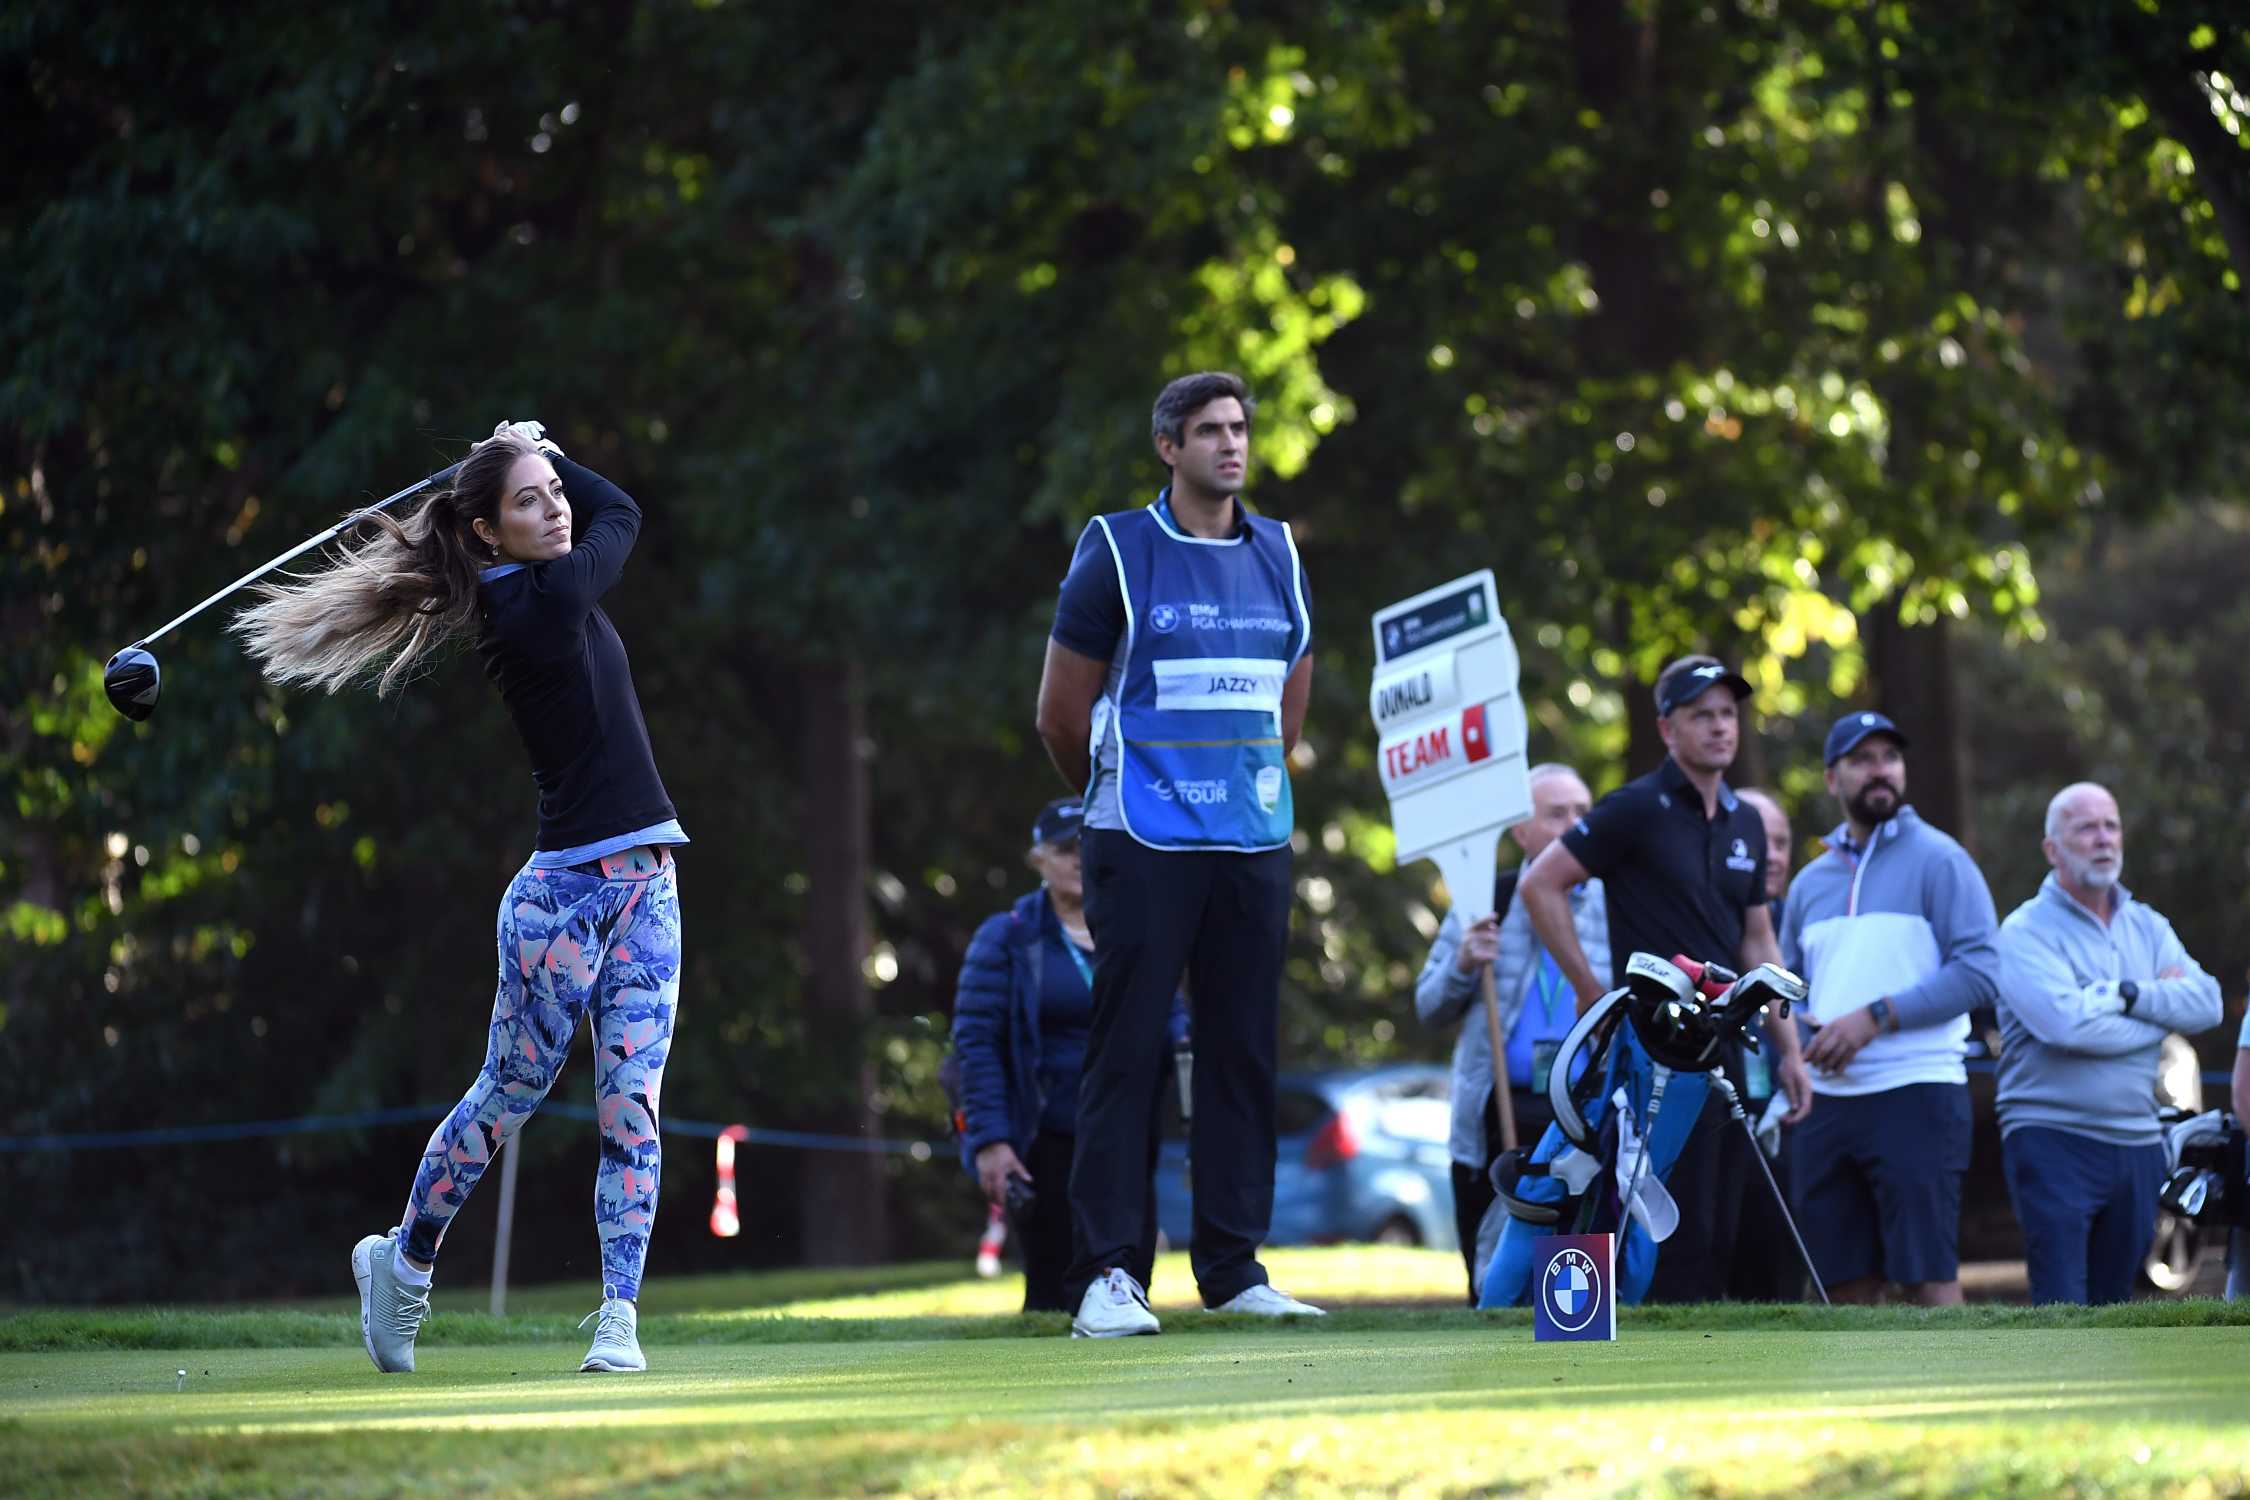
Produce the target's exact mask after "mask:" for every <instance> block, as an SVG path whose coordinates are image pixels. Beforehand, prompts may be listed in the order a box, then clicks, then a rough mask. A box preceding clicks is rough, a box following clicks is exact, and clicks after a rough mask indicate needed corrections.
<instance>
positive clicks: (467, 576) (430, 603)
mask: <svg viewBox="0 0 2250 1500" xmlns="http://www.w3.org/2000/svg"><path fill="white" fill-rule="evenodd" d="M536 451H537V450H536V449H535V448H534V447H533V446H532V445H531V444H530V443H528V442H525V441H524V440H523V439H521V438H518V437H515V436H513V435H504V436H501V437H495V438H491V439H488V440H487V441H485V442H482V443H479V444H478V445H477V446H476V447H475V448H473V449H471V450H470V452H469V456H468V458H466V459H465V460H463V461H462V464H461V467H460V468H459V469H457V470H455V471H454V475H453V484H452V487H451V488H450V489H441V490H437V491H434V492H433V493H432V494H430V496H429V497H428V498H426V499H424V500H423V501H422V502H421V503H419V504H418V505H416V506H415V507H414V508H413V509H412V510H410V511H408V512H407V513H406V514H405V515H404V516H403V517H400V518H397V519H394V518H392V517H391V516H390V515H388V514H385V513H384V512H381V511H377V512H376V513H375V514H373V515H371V516H369V517H368V518H367V524H368V525H369V526H371V527H372V528H373V529H372V530H371V531H369V532H366V533H363V534H362V535H361V536H360V537H359V538H358V539H357V540H354V539H352V538H350V537H346V538H344V539H342V540H340V541H338V542H337V543H336V545H335V546H333V547H331V548H330V549H329V550H328V552H327V553H326V566H324V567H322V568H320V569H318V570H316V571H314V572H311V573H284V574H282V575H280V577H279V578H278V579H277V580H276V581H274V582H271V583H263V584H260V585H258V588H257V593H258V595H259V602H258V603H256V604H253V605H251V606H249V607H248V608H246V609H244V610H242V611H241V612H240V613H238V614H236V616H235V617H234V619H233V620H232V621H230V622H229V623H228V626H227V628H228V629H229V630H231V631H233V632H234V634H235V635H237V636H239V637H240V638H241V640H242V644H243V646H244V648H245V649H246V650H248V651H249V653H250V655H251V656H252V657H253V658H255V659H256V661H257V663H258V665H259V667H260V669H261V670H263V671H264V673H265V674H266V676H267V677H268V678H270V679H272V680H273V681H275V682H279V683H288V684H302V685H305V686H310V687H321V688H326V689H327V690H328V691H329V692H331V693H333V692H335V691H336V690H337V689H338V688H341V687H344V686H347V685H349V684H351V683H355V682H360V681H363V680H369V679H372V680H373V682H374V684H375V690H376V691H377V692H378V693H381V694H389V693H393V692H396V691H397V690H398V688H399V686H400V685H401V684H402V683H404V682H405V681H406V680H407V679H408V678H409V677H411V676H413V674H414V672H415V670H416V668H418V667H419V666H421V665H422V664H423V663H424V662H426V661H427V660H428V659H429V658H430V657H431V655H432V654H433V653H435V652H437V651H439V650H441V649H443V648H444V647H445V646H446V645H447V644H448V643H450V642H452V641H453V640H455V639H456V638H458V637H460V636H463V635H466V634H468V633H470V632H471V631H473V630H474V629H475V628H476V625H477V574H478V570H479V569H481V568H484V567H488V566H490V565H491V563H492V561H493V559H494V555H495V554H494V551H493V549H492V547H491V546H489V545H488V544H486V543H485V542H484V541H483V540H481V539H480V538H479V537H478V536H477V534H476V532H475V531H474V530H473V529H472V526H471V523H472V522H475V521H478V520H483V521H486V522H495V523H496V519H497V517H498V515H499V510H500V486H501V485H502V484H503V483H504V482H505V481H506V479H507V477H508V471H509V470H510V469H512V468H513V467H515V463H516V460H517V459H519V458H522V457H523V456H525V455H526V454H529V453H534V452H536Z"/></svg>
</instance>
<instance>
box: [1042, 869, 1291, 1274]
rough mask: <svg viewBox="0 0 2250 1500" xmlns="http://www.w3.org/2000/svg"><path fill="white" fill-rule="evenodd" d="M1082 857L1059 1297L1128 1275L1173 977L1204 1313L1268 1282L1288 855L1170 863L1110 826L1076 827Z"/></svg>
mask: <svg viewBox="0 0 2250 1500" xmlns="http://www.w3.org/2000/svg"><path fill="white" fill-rule="evenodd" d="M1081 854H1082V861H1081V862H1082V865H1083V868H1084V870H1085V879H1086V920H1087V925H1088V926H1089V927H1091V928H1092V930H1093V934H1094V1015H1093V1026H1092V1029H1091V1030H1090V1032H1089V1034H1088V1036H1087V1040H1086V1071H1085V1073H1084V1075H1083V1077H1082V1079H1081V1081H1080V1083H1079V1088H1078V1137H1077V1141H1078V1147H1077V1154H1076V1157H1075V1158H1074V1159H1073V1161H1072V1164H1071V1169H1070V1206H1071V1213H1072V1216H1073V1223H1074V1230H1075V1239H1076V1255H1075V1258H1074V1260H1073V1262H1072V1264H1071V1268H1070V1276H1069V1278H1068V1280H1067V1282H1066V1284H1065V1286H1064V1289H1063V1294H1064V1297H1065V1299H1066V1300H1067V1301H1068V1302H1069V1303H1070V1305H1071V1306H1072V1307H1076V1306H1077V1304H1078V1301H1079V1299H1081V1298H1082V1297H1084V1296H1085V1293H1086V1288H1087V1286H1088V1285H1090V1284H1091V1283H1092V1282H1093V1280H1094V1279H1095V1278H1096V1277H1097V1276H1099V1275H1101V1274H1102V1272H1103V1271H1105V1270H1107V1269H1108V1268H1110V1267H1112V1266H1125V1267H1127V1268H1128V1269H1130V1267H1131V1265H1132V1263H1133V1262H1132V1256H1133V1255H1134V1253H1135V1251H1136V1249H1137V1248H1138V1247H1139V1246H1140V1245H1142V1244H1143V1243H1144V1242H1145V1241H1146V1240H1147V1238H1148V1235H1149V1232H1150V1229H1149V1220H1150V1217H1151V1215H1150V1211H1149V1206H1148V1201H1149V1200H1148V1171H1147V1163H1146V1157H1145V1154H1144V1148H1143V1143H1144V1142H1145V1141H1146V1140H1147V1139H1148V1134H1149V1128H1150V1112H1151V1110H1152V1109H1153V1108H1154V1107H1155V1102H1156V1089H1157V1086H1158V1083H1159V1080H1160V1078H1161V1076H1162V1074H1163V1071H1164V1070H1165V1069H1166V1068H1168V1067H1170V1066H1171V1049H1170V1046H1169V1044H1168V1042H1167V1039H1166V1036H1165V1032H1166V1029H1167V1026H1168V1024H1169V1021H1170V1017H1171V1010H1172V997H1173V996H1174V995H1175V994H1176V993H1177V992H1178V988H1179V983H1180V977H1181V975H1182V973H1183V972H1184V973H1185V974H1186V976H1187V985H1188V995H1189V998H1190V1001H1191V1004H1192V1006H1193V1012H1192V1017H1191V1028H1192V1030H1191V1035H1192V1040H1193V1044H1194V1048H1195V1071H1194V1075H1193V1079H1192V1084H1191V1094H1192V1097H1193V1099H1194V1104H1195V1118H1194V1120H1193V1122H1192V1123H1191V1124H1190V1126H1189V1131H1190V1134H1189V1142H1188V1145H1189V1150H1190V1152H1191V1153H1192V1154H1193V1158H1194V1162H1195V1171H1194V1177H1193V1193H1194V1201H1195V1230H1194V1239H1193V1241H1192V1243H1191V1244H1190V1245H1189V1261H1190V1263H1191V1264H1192V1265H1193V1266H1194V1268H1195V1283H1196V1288H1197V1290H1198V1291H1199V1292H1200V1293H1201V1294H1202V1297H1203V1304H1204V1306H1206V1307H1216V1306H1218V1305H1219V1304H1220V1303H1222V1302H1226V1301H1228V1300H1229V1299H1231V1298H1233V1297H1235V1296H1237V1295H1238V1294H1240V1293H1241V1292H1243V1291H1246V1290H1247V1289H1249V1288H1250V1287H1253V1286H1256V1285H1259V1284H1260V1283H1262V1282H1264V1281H1265V1279H1266V1270H1265V1267H1264V1266H1261V1265H1260V1264H1258V1247H1259V1245H1260V1244H1262V1243H1264V1241H1265V1237H1266V1231H1267V1230H1268V1229H1269V1228H1271V1227H1272V1223H1273V1169H1274V1051H1275V1045H1276V1031H1277V1028H1278V1026H1279V1013H1280V1003H1281V956H1282V949H1283V947H1284V945H1285V944H1286V943H1287V941H1288V937H1289V902H1290V880H1289V868H1290V859H1289V851H1288V850H1287V849H1276V850H1272V851H1270V852H1268V853H1263V854H1223V853H1169V852H1166V851H1163V850H1157V849H1150V848H1148V847H1146V846H1145V845H1143V844H1141V843H1139V842H1138V841H1136V840H1135V839H1134V838H1133V837H1132V835H1130V834H1127V833H1123V832H1120V831H1118V830H1115V829H1106V828H1089V829H1087V830H1086V832H1085V835H1084V838H1083V840H1082V841H1081Z"/></svg>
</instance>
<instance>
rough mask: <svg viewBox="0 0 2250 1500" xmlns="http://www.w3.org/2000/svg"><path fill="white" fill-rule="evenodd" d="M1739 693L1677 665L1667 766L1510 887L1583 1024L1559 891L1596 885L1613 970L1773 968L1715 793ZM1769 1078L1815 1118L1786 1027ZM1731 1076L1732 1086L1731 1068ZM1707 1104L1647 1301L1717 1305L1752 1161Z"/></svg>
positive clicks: (1735, 833) (1670, 680)
mask: <svg viewBox="0 0 2250 1500" xmlns="http://www.w3.org/2000/svg"><path fill="white" fill-rule="evenodd" d="M1749 696H1750V684H1749V683H1748V682H1746V681H1744V680H1743V679H1742V678H1741V677H1739V676H1737V675H1736V674H1734V673H1732V672H1730V671H1728V670H1727V669H1726V668H1725V666H1723V665H1721V664H1720V662H1719V661H1718V660H1717V659H1716V658H1714V657H1709V656H1684V657H1681V658H1680V659H1679V660H1678V661H1675V662H1673V663H1672V664H1671V665H1670V666H1668V667H1666V668H1665V669H1664V671H1663V673H1662V674H1661V675H1660V676H1659V677H1658V678H1657V679H1656V727H1657V732H1658V733H1659V734H1660V735H1662V736H1663V739H1664V748H1665V751H1666V754H1665V757H1664V763H1663V764H1662V765H1660V766H1658V767H1657V768H1656V769H1655V770H1654V771H1651V772H1650V773H1649V774H1648V775H1646V776H1642V777H1639V778H1638V779H1636V780H1633V781H1628V782H1626V783H1625V784H1624V785H1623V786H1621V787H1619V788H1617V790H1615V791H1613V792H1611V793H1610V794H1609V795H1608V796H1606V797H1604V798H1602V799H1601V801H1599V802H1597V803H1595V804H1594V807H1593V810H1592V811H1591V812H1589V813H1587V814H1586V816H1585V817H1583V818H1581V819H1579V821H1578V825H1577V826H1576V827H1574V828H1572V829H1571V830H1570V831H1569V832H1568V833H1565V834H1564V835H1563V836H1562V837H1561V838H1559V839H1557V840H1555V841H1554V842H1553V843H1552V844H1549V845H1548V846H1547V848H1546V849H1545V850H1544V851H1543V852H1542V853H1541V854H1540V856H1539V858H1538V859H1536V860H1534V861H1533V862H1532V866H1531V868H1530V869H1529V870H1528V871H1526V872H1525V873H1524V876H1523V878H1522V879H1521V880H1520V881H1519V882H1518V883H1517V886H1516V899H1517V900H1518V901H1520V902H1522V903H1523V904H1524V905H1525V906H1526V907H1527V908H1528V909H1529V910H1530V913H1531V922H1532V926H1533V928H1534V929H1535V930H1536V931H1537V932H1538V934H1539V940H1540V941H1541V942H1542V943H1544V944H1545V945H1546V947H1547V951H1548V952H1549V953H1551V954H1553V955H1554V957H1555V961H1556V962H1557V963H1558V964H1560V965H1561V966H1562V971H1563V976H1564V977H1565V978H1566V979H1568V980H1569V981H1570V986H1571V990H1572V992H1573V993H1574V994H1575V995H1576V996H1577V1000H1578V1008H1579V1010H1580V1011H1581V1012H1583V1011H1584V1010H1586V1009H1587V1008H1588V1007H1590V1006H1591V1005H1592V1004H1593V1003H1594V1002H1595V1001H1596V1000H1598V999H1600V998H1601V996H1602V994H1603V993H1604V991H1603V989H1602V987H1601V985H1600V983H1599V982H1598V981H1597V980H1596V978H1595V976H1594V971H1593V967H1592V965H1590V964H1589V963H1587V961H1586V954H1585V950H1584V949H1583V948H1582V947H1581V946H1580V945H1579V942H1578V934H1577V932H1576V931H1575V930H1574V927H1573V924H1572V922H1571V917H1570V904H1569V897H1568V892H1569V890H1570V888H1571V887H1572V886H1574V885H1577V884H1578V883H1579V882H1581V881H1583V880H1587V879H1590V878H1594V877H1599V878H1600V880H1601V882H1602V885H1603V888H1604V889H1605V891H1606V892H1607V893H1608V897H1609V938H1610V957H1611V967H1610V972H1611V973H1613V974H1622V973H1624V972H1625V965H1626V960H1627V959H1628V958H1630V957H1631V956H1632V955H1633V954H1634V953H1636V952H1641V953H1653V954H1655V955H1657V956H1658V957H1660V958H1671V957H1672V956H1674V955H1675V954H1681V955H1685V956H1686V957H1688V958H1691V959H1695V960H1698V961H1703V960H1712V961H1716V962H1719V963H1727V964H1736V965H1740V966H1741V967H1742V968H1744V969H1745V970H1747V969H1748V968H1749V967H1750V966H1751V965H1754V964H1760V963H1779V962H1780V961H1781V950H1780V948H1779V946H1778V945H1777V944H1776V942H1775V940H1774V928H1773V914H1772V913H1771V912H1770V911H1769V910H1767V907H1766V881H1765V869H1766V828H1765V823H1764V821H1763V820H1762V819H1761V818H1760V817H1759V816H1758V813H1757V810H1756V809H1755V808H1753V807H1751V806H1750V804H1748V803H1747V802H1744V801H1743V800H1742V799H1741V798H1739V797H1737V796H1736V795H1735V794H1734V793H1733V791H1732V790H1730V789H1729V788H1728V786H1727V784H1726V771H1727V768H1728V767H1729V766H1731V765H1733V764H1734V756H1735V750H1736V748H1737V746H1738V744H1739V742H1740V736H1741V712H1740V707H1739V705H1740V704H1741V701H1742V700H1743V699H1744V698H1747V697H1749ZM1766 1030H1767V1034H1768V1035H1769V1036H1770V1037H1772V1038H1773V1041H1774V1049H1773V1050H1774V1053H1775V1056H1774V1059H1773V1063H1774V1078H1775V1081H1776V1082H1777V1083H1778V1084H1779V1085H1780V1086H1781V1088H1782V1089H1783V1090H1784V1092H1786V1093H1787V1094H1788V1096H1789V1102H1790V1112H1789V1114H1788V1116H1787V1119H1788V1120H1789V1122H1790V1123H1792V1124H1794V1123H1796V1122H1797V1121H1798V1120H1801V1119H1803V1118H1804V1117H1805V1115H1806V1113H1807V1112H1808V1111H1809V1110H1810V1109H1811V1108H1812V1086H1811V1083H1810V1082H1809V1080H1808V1079H1807V1078H1806V1075H1805V1064H1804V1059H1803V1058H1802V1057H1801V1056H1800V1055H1799V1052H1798V1044H1797V1035H1796V1029H1795V1028H1794V1027H1792V1026H1785V1025H1779V1024H1771V1023H1770V1022H1769V1024H1768V1026H1767V1028H1766ZM1728 1076H1729V1077H1730V1078H1732V1079H1733V1080H1734V1085H1735V1088H1736V1090H1737V1091H1738V1092H1739V1091H1741V1090H1742V1088H1743V1080H1742V1077H1741V1070H1740V1064H1739V1061H1737V1060H1730V1062H1729V1064H1728ZM1751 1149H1752V1148H1751V1146H1750V1144H1749V1140H1748V1138H1747V1136H1746V1135H1745V1134H1744V1132H1743V1131H1742V1130H1741V1128H1740V1127H1738V1126H1736V1125H1735V1124H1734V1123H1733V1122H1732V1121H1731V1120H1729V1119H1728V1118H1727V1109H1726V1105H1725V1104H1724V1102H1722V1101H1721V1099H1720V1098H1719V1096H1718V1095H1717V1094H1716V1093H1713V1094H1711V1095H1710V1096H1709V1097H1708V1098H1707V1099H1706V1100H1705V1102H1704V1106H1703V1114H1702V1116H1701V1118H1700V1120H1699V1122H1698V1123H1697V1125H1696V1128H1695V1133H1694V1134H1693V1135H1692V1136H1690V1137H1689V1138H1688V1142H1687V1145H1686V1147H1685V1148H1684V1149H1682V1151H1681V1152H1680V1156H1679V1159H1678V1160H1677V1161H1675V1162H1674V1163H1673V1165H1672V1171H1671V1175H1670V1176H1669V1177H1668V1178H1667V1179H1666V1182H1665V1185H1666V1186H1667V1187H1668V1188H1669V1189H1670V1190H1671V1193H1672V1197H1673V1199H1674V1201H1675V1202H1677V1203H1678V1204H1679V1208H1680V1225H1679V1228H1678V1229H1677V1230H1676V1231H1675V1232H1674V1233H1673V1234H1672V1236H1671V1238H1669V1239H1667V1240H1666V1241H1665V1242H1664V1247H1663V1253H1662V1255H1661V1256H1659V1258H1658V1260H1657V1263H1656V1275H1655V1279H1654V1280H1653V1281H1652V1282H1651V1283H1650V1286H1649V1293H1648V1298H1647V1300H1648V1301H1650V1302H1716V1301H1719V1300H1721V1299H1723V1298H1724V1297H1725V1296H1726V1294H1727V1279H1728V1271H1729V1268H1730V1265H1731V1262H1732V1260H1733V1256H1734V1234H1735V1226H1736V1224H1737V1223H1738V1222H1739V1220H1740V1217H1741V1203H1742V1195H1743V1192H1744V1190H1745V1188H1746V1187H1747V1185H1748V1180H1749V1171H1750V1165H1751V1163H1750V1158H1749V1155H1748V1152H1749V1151H1750V1150H1751Z"/></svg>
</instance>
